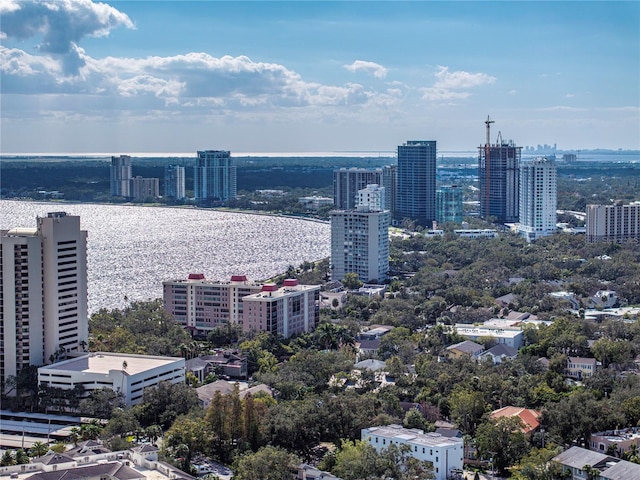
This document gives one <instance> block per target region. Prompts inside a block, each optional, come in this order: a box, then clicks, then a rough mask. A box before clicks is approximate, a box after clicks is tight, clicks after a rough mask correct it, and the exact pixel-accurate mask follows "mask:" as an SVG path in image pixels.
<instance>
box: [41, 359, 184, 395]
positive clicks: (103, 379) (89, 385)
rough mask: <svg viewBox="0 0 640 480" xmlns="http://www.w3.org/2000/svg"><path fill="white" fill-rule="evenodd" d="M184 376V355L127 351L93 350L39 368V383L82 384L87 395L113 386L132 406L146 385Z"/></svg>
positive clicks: (67, 387)
mask: <svg viewBox="0 0 640 480" xmlns="http://www.w3.org/2000/svg"><path fill="white" fill-rule="evenodd" d="M184 377H185V360H184V358H181V357H158V356H152V355H133V354H124V353H107V352H92V353H89V354H87V355H82V356H80V357H76V358H71V359H69V360H64V361H62V362H58V363H54V364H53V365H47V366H45V367H40V368H38V384H39V385H48V386H50V387H57V388H62V389H63V390H73V388H74V387H75V386H76V385H82V386H83V387H84V389H85V395H87V396H88V395H89V394H90V393H91V391H92V390H99V389H101V388H111V389H112V390H113V391H114V392H117V393H121V394H122V396H123V400H124V401H125V403H126V404H127V405H129V406H131V405H136V404H138V403H140V402H141V401H142V395H143V394H144V389H145V388H148V387H154V386H156V385H158V384H159V383H160V382H169V383H181V382H184Z"/></svg>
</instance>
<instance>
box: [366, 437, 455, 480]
mask: <svg viewBox="0 0 640 480" xmlns="http://www.w3.org/2000/svg"><path fill="white" fill-rule="evenodd" d="M361 440H362V441H364V442H367V443H369V445H371V446H373V447H375V449H376V450H377V451H378V452H379V451H381V450H384V449H386V448H389V445H392V444H393V445H397V446H400V445H408V446H409V447H410V449H411V452H410V455H411V456H412V457H414V458H416V459H418V460H422V461H427V462H431V463H432V464H433V474H434V475H435V479H436V480H446V479H447V478H449V477H450V475H451V474H452V473H454V472H458V471H460V472H461V471H462V468H463V458H464V440H463V439H462V438H457V437H445V436H443V435H440V434H439V433H425V432H423V431H422V430H419V429H417V428H403V427H402V426H400V425H385V426H381V427H370V428H363V429H362V430H361Z"/></svg>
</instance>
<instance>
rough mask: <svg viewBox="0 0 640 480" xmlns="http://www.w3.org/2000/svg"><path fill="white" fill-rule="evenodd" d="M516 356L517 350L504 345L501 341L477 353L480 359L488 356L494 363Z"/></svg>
mask: <svg viewBox="0 0 640 480" xmlns="http://www.w3.org/2000/svg"><path fill="white" fill-rule="evenodd" d="M517 356H518V351H517V350H516V349H515V348H512V347H510V346H509V345H505V344H503V343H499V344H498V345H494V346H493V347H491V348H490V349H489V350H487V351H486V352H482V353H481V354H480V355H479V357H478V358H479V359H480V360H484V359H486V358H490V359H491V361H492V362H493V364H494V365H497V364H499V363H502V362H505V361H507V360H513V359H514V358H516V357H517Z"/></svg>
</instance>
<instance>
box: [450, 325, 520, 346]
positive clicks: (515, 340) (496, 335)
mask: <svg viewBox="0 0 640 480" xmlns="http://www.w3.org/2000/svg"><path fill="white" fill-rule="evenodd" d="M454 329H455V331H456V332H457V333H458V335H461V336H463V337H465V338H466V339H467V340H472V341H474V342H476V341H478V340H479V339H481V338H490V339H492V340H493V341H495V342H496V343H503V344H505V345H509V346H510V347H512V348H515V349H519V348H520V347H522V345H523V343H524V333H523V332H522V330H521V329H520V328H505V327H500V326H497V327H496V326H491V324H489V325H488V326H485V325H479V326H475V325H470V324H467V323H459V324H456V325H455V327H454Z"/></svg>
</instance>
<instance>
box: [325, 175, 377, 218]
mask: <svg viewBox="0 0 640 480" xmlns="http://www.w3.org/2000/svg"><path fill="white" fill-rule="evenodd" d="M372 184H377V185H382V169H380V168H376V169H370V168H339V169H337V170H334V171H333V204H334V205H335V207H336V208H337V209H340V210H351V209H353V208H356V205H357V203H358V199H357V196H358V190H361V189H363V188H365V187H366V186H367V185H372Z"/></svg>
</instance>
